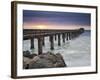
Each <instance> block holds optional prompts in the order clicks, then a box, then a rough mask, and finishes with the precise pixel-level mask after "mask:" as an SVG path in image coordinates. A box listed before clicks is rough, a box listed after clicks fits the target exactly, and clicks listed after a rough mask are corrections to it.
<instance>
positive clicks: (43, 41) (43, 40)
mask: <svg viewBox="0 0 100 80" xmlns="http://www.w3.org/2000/svg"><path fill="white" fill-rule="evenodd" d="M42 45H43V46H45V37H43V38H42Z"/></svg>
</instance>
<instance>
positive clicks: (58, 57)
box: [55, 53, 67, 67]
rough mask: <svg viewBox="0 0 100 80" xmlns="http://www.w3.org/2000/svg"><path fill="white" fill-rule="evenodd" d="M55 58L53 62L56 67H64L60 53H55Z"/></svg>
mask: <svg viewBox="0 0 100 80" xmlns="http://www.w3.org/2000/svg"><path fill="white" fill-rule="evenodd" d="M56 59H57V62H56V63H55V66H56V67H65V66H67V65H66V64H65V62H64V59H63V57H62V55H61V54H60V53H57V54H56Z"/></svg>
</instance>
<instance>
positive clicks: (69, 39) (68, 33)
mask: <svg viewBox="0 0 100 80" xmlns="http://www.w3.org/2000/svg"><path fill="white" fill-rule="evenodd" d="M68 34H69V40H71V32H69V33H68Z"/></svg>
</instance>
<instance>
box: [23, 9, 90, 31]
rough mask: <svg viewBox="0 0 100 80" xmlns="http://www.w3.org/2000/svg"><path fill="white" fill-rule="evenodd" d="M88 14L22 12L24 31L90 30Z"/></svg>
mask: <svg viewBox="0 0 100 80" xmlns="http://www.w3.org/2000/svg"><path fill="white" fill-rule="evenodd" d="M90 26H91V15H90V14H88V13H72V12H52V11H32V10H23V27H24V29H76V28H85V29H87V30H89V29H90Z"/></svg>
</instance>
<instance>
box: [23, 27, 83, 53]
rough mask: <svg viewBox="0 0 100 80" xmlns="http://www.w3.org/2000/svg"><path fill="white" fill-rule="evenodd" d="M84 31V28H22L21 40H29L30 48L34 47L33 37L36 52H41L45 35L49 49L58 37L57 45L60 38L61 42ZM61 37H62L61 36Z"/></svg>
mask: <svg viewBox="0 0 100 80" xmlns="http://www.w3.org/2000/svg"><path fill="white" fill-rule="evenodd" d="M83 32H84V28H80V29H74V30H59V29H24V30H23V40H28V39H29V40H30V41H31V43H30V44H31V47H30V48H31V49H34V48H35V46H34V39H35V38H37V40H38V54H42V52H43V51H42V50H43V49H42V46H45V37H47V36H48V37H49V41H50V49H51V50H54V40H57V39H58V46H61V39H62V41H63V43H65V41H68V40H72V39H74V38H76V37H78V36H79V35H80V34H82V33H83ZM61 37H62V38H61Z"/></svg>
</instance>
